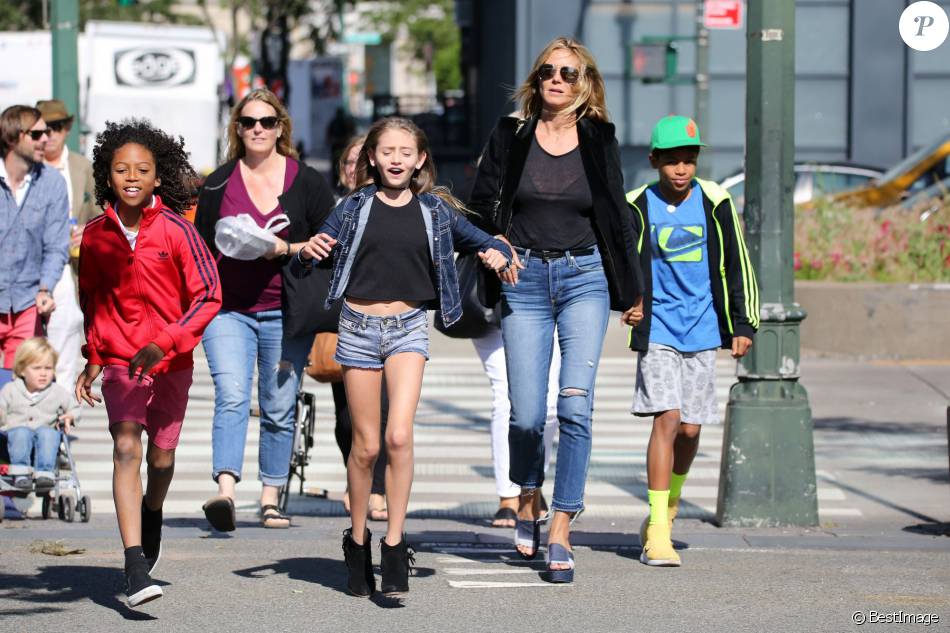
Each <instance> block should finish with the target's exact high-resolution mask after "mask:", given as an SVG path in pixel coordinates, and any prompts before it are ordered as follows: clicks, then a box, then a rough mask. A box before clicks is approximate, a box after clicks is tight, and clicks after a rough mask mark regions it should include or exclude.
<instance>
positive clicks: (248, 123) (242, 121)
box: [237, 116, 280, 130]
mask: <svg viewBox="0 0 950 633" xmlns="http://www.w3.org/2000/svg"><path fill="white" fill-rule="evenodd" d="M237 122H238V125H240V126H241V127H243V128H244V129H245V130H253V129H254V126H255V125H257V124H258V123H260V124H261V127H262V128H264V129H265V130H273V129H274V128H275V127H277V124H278V123H280V119H278V118H277V117H275V116H262V117H261V118H259V119H255V118H254V117H252V116H239V117H238V118H237Z"/></svg>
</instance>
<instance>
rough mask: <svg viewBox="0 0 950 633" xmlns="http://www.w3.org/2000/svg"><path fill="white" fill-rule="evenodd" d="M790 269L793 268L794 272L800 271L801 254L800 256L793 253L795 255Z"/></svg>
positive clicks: (797, 253) (796, 252)
mask: <svg viewBox="0 0 950 633" xmlns="http://www.w3.org/2000/svg"><path fill="white" fill-rule="evenodd" d="M792 267H793V268H794V269H795V270H801V269H802V256H801V254H800V253H799V252H798V251H795V254H794V256H793V258H792Z"/></svg>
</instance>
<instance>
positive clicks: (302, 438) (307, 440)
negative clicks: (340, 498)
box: [277, 389, 326, 512]
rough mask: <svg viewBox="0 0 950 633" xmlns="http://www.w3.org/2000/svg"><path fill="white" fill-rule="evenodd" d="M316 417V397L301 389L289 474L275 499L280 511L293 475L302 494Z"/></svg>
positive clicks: (298, 394)
mask: <svg viewBox="0 0 950 633" xmlns="http://www.w3.org/2000/svg"><path fill="white" fill-rule="evenodd" d="M316 419H317V407H316V399H315V398H314V396H313V394H312V393H310V392H309V391H303V390H302V389H301V390H300V391H299V392H297V417H296V420H295V422H294V443H293V448H292V449H291V452H290V476H289V477H288V479H287V483H286V484H284V486H283V487H282V488H281V489H280V496H279V497H278V499H277V505H278V507H279V508H280V511H281V512H287V502H288V501H289V500H290V486H291V482H292V481H293V480H294V477H296V478H297V479H298V480H299V481H300V486H299V494H301V495H302V494H303V484H304V481H306V477H305V475H304V469H306V467H307V464H309V463H310V449H311V448H312V447H313V429H314V425H315V424H316ZM324 495H326V492H324Z"/></svg>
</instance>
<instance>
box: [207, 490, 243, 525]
mask: <svg viewBox="0 0 950 633" xmlns="http://www.w3.org/2000/svg"><path fill="white" fill-rule="evenodd" d="M201 509H202V510H204V513H205V518H206V519H208V523H210V524H211V527H213V528H214V529H216V530H217V531H219V532H233V531H234V528H235V521H234V519H235V517H234V500H233V499H231V497H227V496H224V495H218V496H217V497H213V498H211V499H209V500H208V502H207V503H205V504H204V505H203V506H201Z"/></svg>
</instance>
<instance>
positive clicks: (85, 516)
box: [79, 495, 92, 523]
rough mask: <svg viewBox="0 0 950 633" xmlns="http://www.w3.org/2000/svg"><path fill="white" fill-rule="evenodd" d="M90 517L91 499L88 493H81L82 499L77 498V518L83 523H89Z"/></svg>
mask: <svg viewBox="0 0 950 633" xmlns="http://www.w3.org/2000/svg"><path fill="white" fill-rule="evenodd" d="M91 517H92V500H91V499H90V498H89V495H83V497H82V499H80V500H79V518H80V519H81V520H82V522H83V523H89V519H90V518H91Z"/></svg>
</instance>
